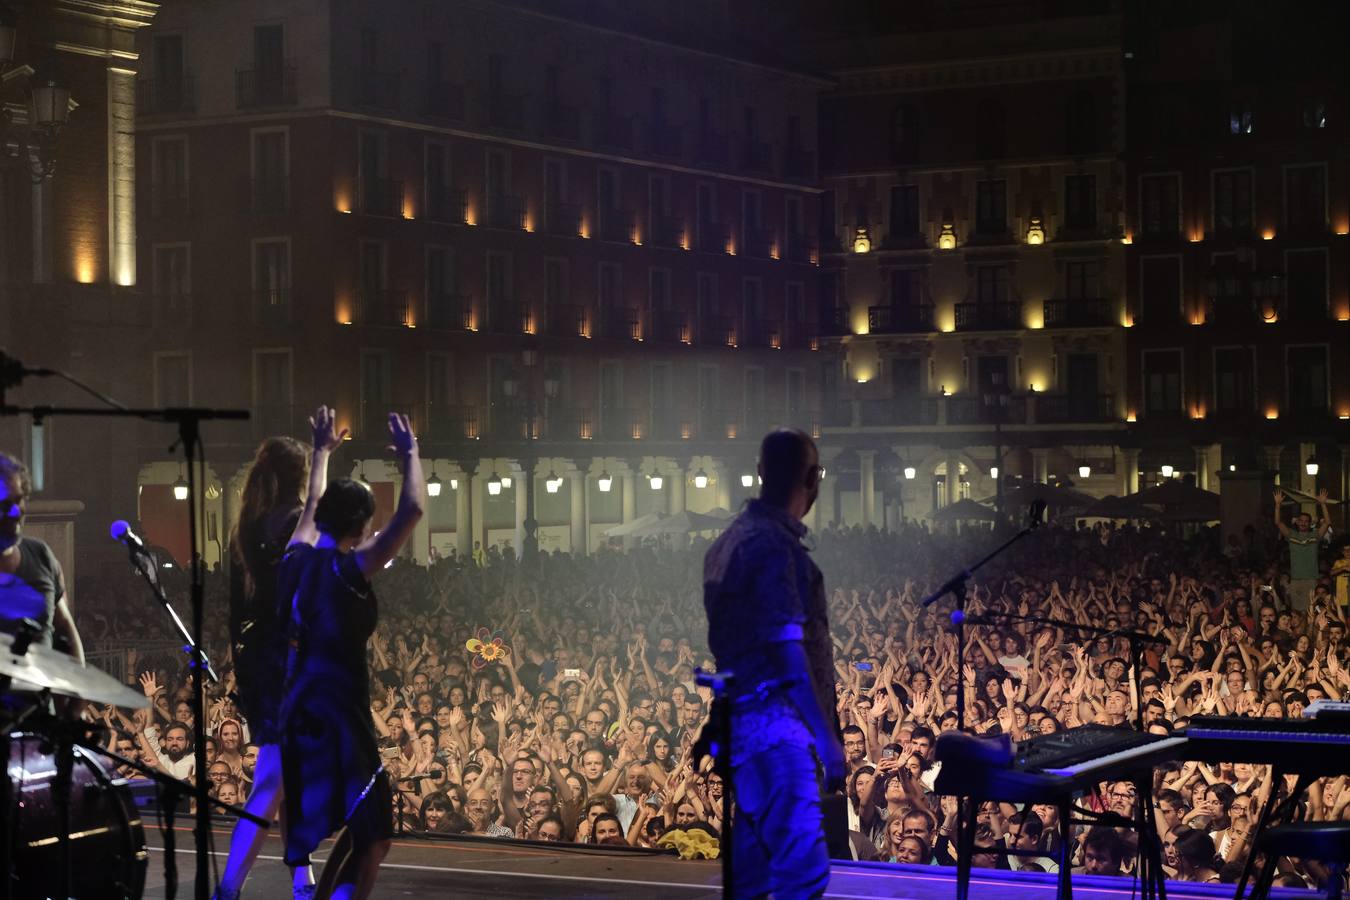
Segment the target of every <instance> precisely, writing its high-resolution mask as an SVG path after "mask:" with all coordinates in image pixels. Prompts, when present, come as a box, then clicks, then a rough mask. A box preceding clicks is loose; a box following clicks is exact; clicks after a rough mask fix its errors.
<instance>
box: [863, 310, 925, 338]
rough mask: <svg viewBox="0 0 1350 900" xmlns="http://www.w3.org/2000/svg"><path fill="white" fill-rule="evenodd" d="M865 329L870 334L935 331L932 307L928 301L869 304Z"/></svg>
mask: <svg viewBox="0 0 1350 900" xmlns="http://www.w3.org/2000/svg"><path fill="white" fill-rule="evenodd" d="M867 330H868V332H869V333H871V334H920V333H924V332H929V331H935V330H936V329H935V328H934V327H933V307H932V305H931V304H928V303H917V304H908V305H893V306H869V307H868V308H867Z"/></svg>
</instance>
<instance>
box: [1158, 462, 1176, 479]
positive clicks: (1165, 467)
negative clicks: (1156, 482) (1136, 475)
mask: <svg viewBox="0 0 1350 900" xmlns="http://www.w3.org/2000/svg"><path fill="white" fill-rule="evenodd" d="M1175 471H1176V469H1173V468H1172V467H1171V465H1169V464H1167V463H1163V464H1162V467H1161V468H1159V469H1158V473H1159V474H1160V475H1162V477H1164V478H1171V477H1172V473H1173V472H1175Z"/></svg>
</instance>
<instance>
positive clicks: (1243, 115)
mask: <svg viewBox="0 0 1350 900" xmlns="http://www.w3.org/2000/svg"><path fill="white" fill-rule="evenodd" d="M1228 133H1229V134H1236V135H1243V134H1251V133H1252V105H1251V103H1250V102H1249V101H1247V100H1235V101H1234V102H1233V103H1232V105H1231V106H1229V108H1228Z"/></svg>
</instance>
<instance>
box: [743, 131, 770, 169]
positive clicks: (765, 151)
mask: <svg viewBox="0 0 1350 900" xmlns="http://www.w3.org/2000/svg"><path fill="white" fill-rule="evenodd" d="M741 168H742V169H744V170H745V171H747V172H770V171H772V170H773V147H772V146H771V145H770V144H769V143H768V142H767V141H756V140H749V139H747V140H746V141H745V142H744V143H743V144H742V145H741Z"/></svg>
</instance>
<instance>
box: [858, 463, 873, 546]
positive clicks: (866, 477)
mask: <svg viewBox="0 0 1350 900" xmlns="http://www.w3.org/2000/svg"><path fill="white" fill-rule="evenodd" d="M876 458H877V453H876V451H875V450H859V451H858V493H859V495H860V496H859V497H858V500H859V503H858V507H859V510H860V514H861V515H862V526H863V527H864V528H866V527H867V526H868V525H871V524H873V523H874V522H876V519H877V492H876Z"/></svg>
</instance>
